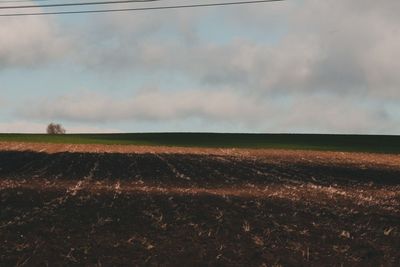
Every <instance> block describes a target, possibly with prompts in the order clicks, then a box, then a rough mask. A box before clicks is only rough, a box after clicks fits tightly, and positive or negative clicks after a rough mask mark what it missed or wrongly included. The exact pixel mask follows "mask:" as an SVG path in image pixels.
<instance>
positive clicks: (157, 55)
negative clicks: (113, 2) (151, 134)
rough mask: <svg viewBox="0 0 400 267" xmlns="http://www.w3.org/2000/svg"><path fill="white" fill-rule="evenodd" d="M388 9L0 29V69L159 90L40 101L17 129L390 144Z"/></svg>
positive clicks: (310, 2)
mask: <svg viewBox="0 0 400 267" xmlns="http://www.w3.org/2000/svg"><path fill="white" fill-rule="evenodd" d="M398 10H400V1H398V0H387V1H385V3H384V4H382V3H381V2H378V1H376V0H375V1H373V0H354V1H347V0H326V1H320V0H304V1H297V2H296V1H284V2H280V3H273V4H268V5H257V6H243V7H240V8H238V7H237V8H226V9H223V8H221V9H196V10H192V9H187V10H181V11H164V12H154V13H150V12H143V13H135V15H133V14H131V13H126V14H110V15H107V16H98V17H92V18H93V20H92V22H91V23H88V24H86V25H82V27H80V29H75V31H76V32H75V33H71V32H70V31H65V30H63V31H61V30H60V28H57V27H56V26H51V25H52V22H51V21H49V20H42V19H33V20H32V21H29V23H28V24H29V28H27V29H25V28H24V27H25V25H27V22H26V21H19V20H10V21H9V22H7V23H8V24H2V23H1V24H0V67H1V66H6V65H11V66H14V65H30V64H35V62H36V63H37V62H39V61H41V60H42V59H45V60H46V59H47V60H49V61H50V62H51V61H52V60H55V59H57V60H61V59H63V58H64V59H65V56H66V55H69V56H70V57H71V58H72V59H73V61H74V63H75V64H76V66H77V67H78V68H82V67H86V68H87V70H88V71H90V72H93V73H98V74H100V75H99V76H102V74H103V73H104V72H109V73H111V74H112V75H108V76H107V78H110V77H113V75H114V74H120V73H126V74H127V75H128V76H129V75H131V76H134V78H132V80H133V79H138V80H139V82H138V81H135V84H141V82H140V79H141V76H142V75H143V76H146V75H147V76H150V78H149V79H152V78H154V79H153V80H154V82H152V84H153V85H155V88H158V89H154V88H153V89H143V90H141V91H139V92H137V91H136V90H135V88H137V87H139V85H137V86H132V88H133V90H132V92H131V93H130V94H129V95H125V96H122V97H121V96H119V97H115V96H113V94H112V93H104V94H101V93H99V92H96V91H95V90H93V91H86V93H83V94H80V95H79V96H74V95H72V94H67V93H64V92H61V93H60V94H59V97H55V98H44V97H43V96H40V97H37V98H36V99H31V100H30V101H29V102H28V103H29V104H28V105H25V106H24V107H18V108H16V109H18V113H19V116H20V117H22V118H23V119H26V118H34V119H46V120H50V119H61V120H66V121H70V122H79V123H98V122H99V123H100V122H112V121H121V122H129V121H132V120H135V121H147V122H151V123H154V124H157V123H160V122H165V121H173V122H177V121H180V122H182V123H183V124H185V123H187V124H188V125H190V122H191V121H192V120H195V119H200V120H202V121H203V122H206V124H207V123H209V124H219V123H222V122H224V123H226V122H228V123H230V124H232V125H234V124H241V125H245V126H244V128H246V129H251V130H256V131H274V132H277V131H304V132H306V131H312V132H357V133H399V132H400V128H399V127H400V126H397V125H399V119H398V118H399V116H398V115H399V114H400V111H399V110H398V109H396V108H394V107H393V105H396V104H398V102H399V101H400V90H399V85H400V76H399V75H398V69H400V50H399V49H398V47H400V34H399V33H400V32H399V31H400V27H399V26H400V17H399V16H398V14H397V13H398ZM210 22H211V24H212V25H210ZM214 27H215V28H214ZM276 29H278V30H276ZM25 31H26V32H27V33H26V35H23V36H22V37H21V33H22V32H25ZM213 31H216V32H217V34H215V32H214V35H215V36H214V35H212V34H213ZM274 31H275V33H274ZM276 31H278V33H276ZM249 32H251V33H253V34H250V33H249ZM274 34H277V35H278V37H277V36H275V37H273V36H272V35H274ZM210 36H213V37H210ZM3 37H4V38H3ZM71 40H75V42H73V43H74V44H73V46H72V45H71V43H72V42H71ZM18 51H25V52H21V53H18ZM65 60H67V59H65ZM159 77H167V79H168V77H171V80H173V81H176V80H179V79H181V80H185V82H186V83H185V84H190V86H188V88H187V89H185V90H182V89H178V88H182V87H183V86H182V84H180V85H178V86H176V87H175V85H174V84H173V83H171V84H167V83H163V84H162V83H161V81H160V80H161V79H160V78H159ZM102 78H103V77H99V79H100V80H101V79H102ZM77 83H79V81H77ZM143 83H144V82H143ZM79 86H81V85H80V84H78V85H77V87H79ZM110 89H113V88H110ZM172 89H173V90H172ZM135 92H136V93H135Z"/></svg>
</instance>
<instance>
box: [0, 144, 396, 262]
mask: <svg viewBox="0 0 400 267" xmlns="http://www.w3.org/2000/svg"><path fill="white" fill-rule="evenodd" d="M399 174H400V157H399V156H396V155H383V154H379V155H377V154H364V153H341V152H315V151H300V150H299V151H294V150H266V149H259V150H251V149H207V148H178V147H175V148H174V147H144V146H105V145H57V144H51V145H50V144H29V143H24V144H22V143H0V190H1V191H0V193H1V195H0V197H1V199H0V200H1V205H0V208H1V214H0V242H1V243H0V251H1V252H0V266H3V265H4V266H8V265H10V266H15V265H19V266H23V265H25V266H32V265H33V266H35V265H46V264H48V265H49V266H57V265H68V266H70V265H77V266H81V265H83V266H111V265H113V266H118V265H120V266H126V265H143V264H147V265H156V266H157V265H168V266H184V265H187V264H189V263H190V264H192V265H196V266H197V265H198V266H204V265H211V266H273V265H275V266H279V265H281V266H301V265H303V266H321V265H329V266H340V265H342V264H343V265H344V266H348V265H351V266H357V265H358V266H379V265H383V266H399V265H400V253H399V251H398V247H400V191H399V189H400V182H399V181H400V180H399V177H400V176H399Z"/></svg>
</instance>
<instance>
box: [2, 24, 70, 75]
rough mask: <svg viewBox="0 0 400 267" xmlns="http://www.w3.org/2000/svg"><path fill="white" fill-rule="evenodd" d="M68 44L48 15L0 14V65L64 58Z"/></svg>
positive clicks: (13, 65) (15, 65)
mask: <svg viewBox="0 0 400 267" xmlns="http://www.w3.org/2000/svg"><path fill="white" fill-rule="evenodd" d="M68 46H69V41H68V40H67V38H66V37H63V36H62V34H61V33H60V32H59V29H58V28H57V27H56V26H55V22H54V20H52V19H49V18H48V17H46V18H45V17H17V18H0V68H6V67H37V66H38V65H41V64H43V63H47V62H48V61H53V60H54V59H60V58H65V57H66V55H67V52H68V49H69V48H68Z"/></svg>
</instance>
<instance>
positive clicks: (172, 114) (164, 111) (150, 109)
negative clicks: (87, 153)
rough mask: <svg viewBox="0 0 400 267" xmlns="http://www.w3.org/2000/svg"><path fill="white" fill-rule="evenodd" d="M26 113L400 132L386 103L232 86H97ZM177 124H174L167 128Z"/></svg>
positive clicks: (92, 120) (85, 119) (97, 120)
mask: <svg viewBox="0 0 400 267" xmlns="http://www.w3.org/2000/svg"><path fill="white" fill-rule="evenodd" d="M19 113H20V114H19V115H20V116H21V117H23V118H30V119H34V120H36V119H47V120H49V121H50V120H54V121H67V122H68V121H69V122H80V123H81V124H82V125H84V124H85V123H86V124H88V125H96V124H104V123H110V122H113V123H120V122H125V123H133V122H136V123H139V122H153V123H161V124H165V123H174V125H177V124H176V123H178V125H180V126H179V128H182V127H181V125H182V124H183V125H184V124H188V123H189V124H190V123H191V122H193V121H194V122H196V121H198V120H200V121H201V122H202V123H203V124H204V123H206V124H205V126H206V128H207V127H208V128H210V129H211V128H212V129H214V126H215V125H222V124H223V125H224V127H227V128H226V129H237V128H238V127H237V126H241V127H239V128H241V129H252V131H261V132H264V131H267V132H320V133H329V132H331V133H332V132H333V133H350V132H351V133H360V132H362V133H385V132H387V131H390V132H399V131H400V129H399V128H398V127H397V126H396V125H398V122H399V121H398V119H396V117H392V116H390V115H391V114H390V112H388V111H387V110H386V109H385V108H384V107H383V106H380V105H369V104H367V103H363V101H359V100H357V99H353V98H347V99H343V98H341V97H340V96H332V95H323V94H322V95H321V94H312V95H307V96H304V95H297V96H296V97H291V98H286V97H284V98H282V99H280V100H279V101H277V99H276V98H275V97H273V96H271V97H264V98H259V97H258V96H257V95H245V94H243V93H242V92H240V91H237V90H232V89H220V90H183V91H173V92H171V91H161V90H158V89H146V90H142V91H140V92H139V93H137V94H133V95H131V96H129V97H124V98H121V97H112V98H111V97H110V96H109V95H107V94H99V93H95V92H94V91H86V93H82V94H80V95H79V96H76V95H65V96H59V97H56V98H52V99H46V100H44V101H42V102H39V103H38V104H37V105H34V106H32V105H24V107H22V108H21V109H20V112H19ZM165 130H170V131H171V130H173V129H165Z"/></svg>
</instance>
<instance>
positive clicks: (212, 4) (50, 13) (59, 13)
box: [0, 0, 285, 17]
mask: <svg viewBox="0 0 400 267" xmlns="http://www.w3.org/2000/svg"><path fill="white" fill-rule="evenodd" d="M282 1H285V0H254V1H238V2H222V3H208V4H191V5H172V6H152V7H136V8H120V9H101V10H75V11H51V12H32V13H9V14H0V17H17V16H19V17H21V16H44V15H67V14H90V13H91V14H95V13H109V12H127V11H144V10H163V9H182V8H197V7H213V6H231V5H247V4H260V3H269V2H282ZM35 7H37V6H35Z"/></svg>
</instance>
